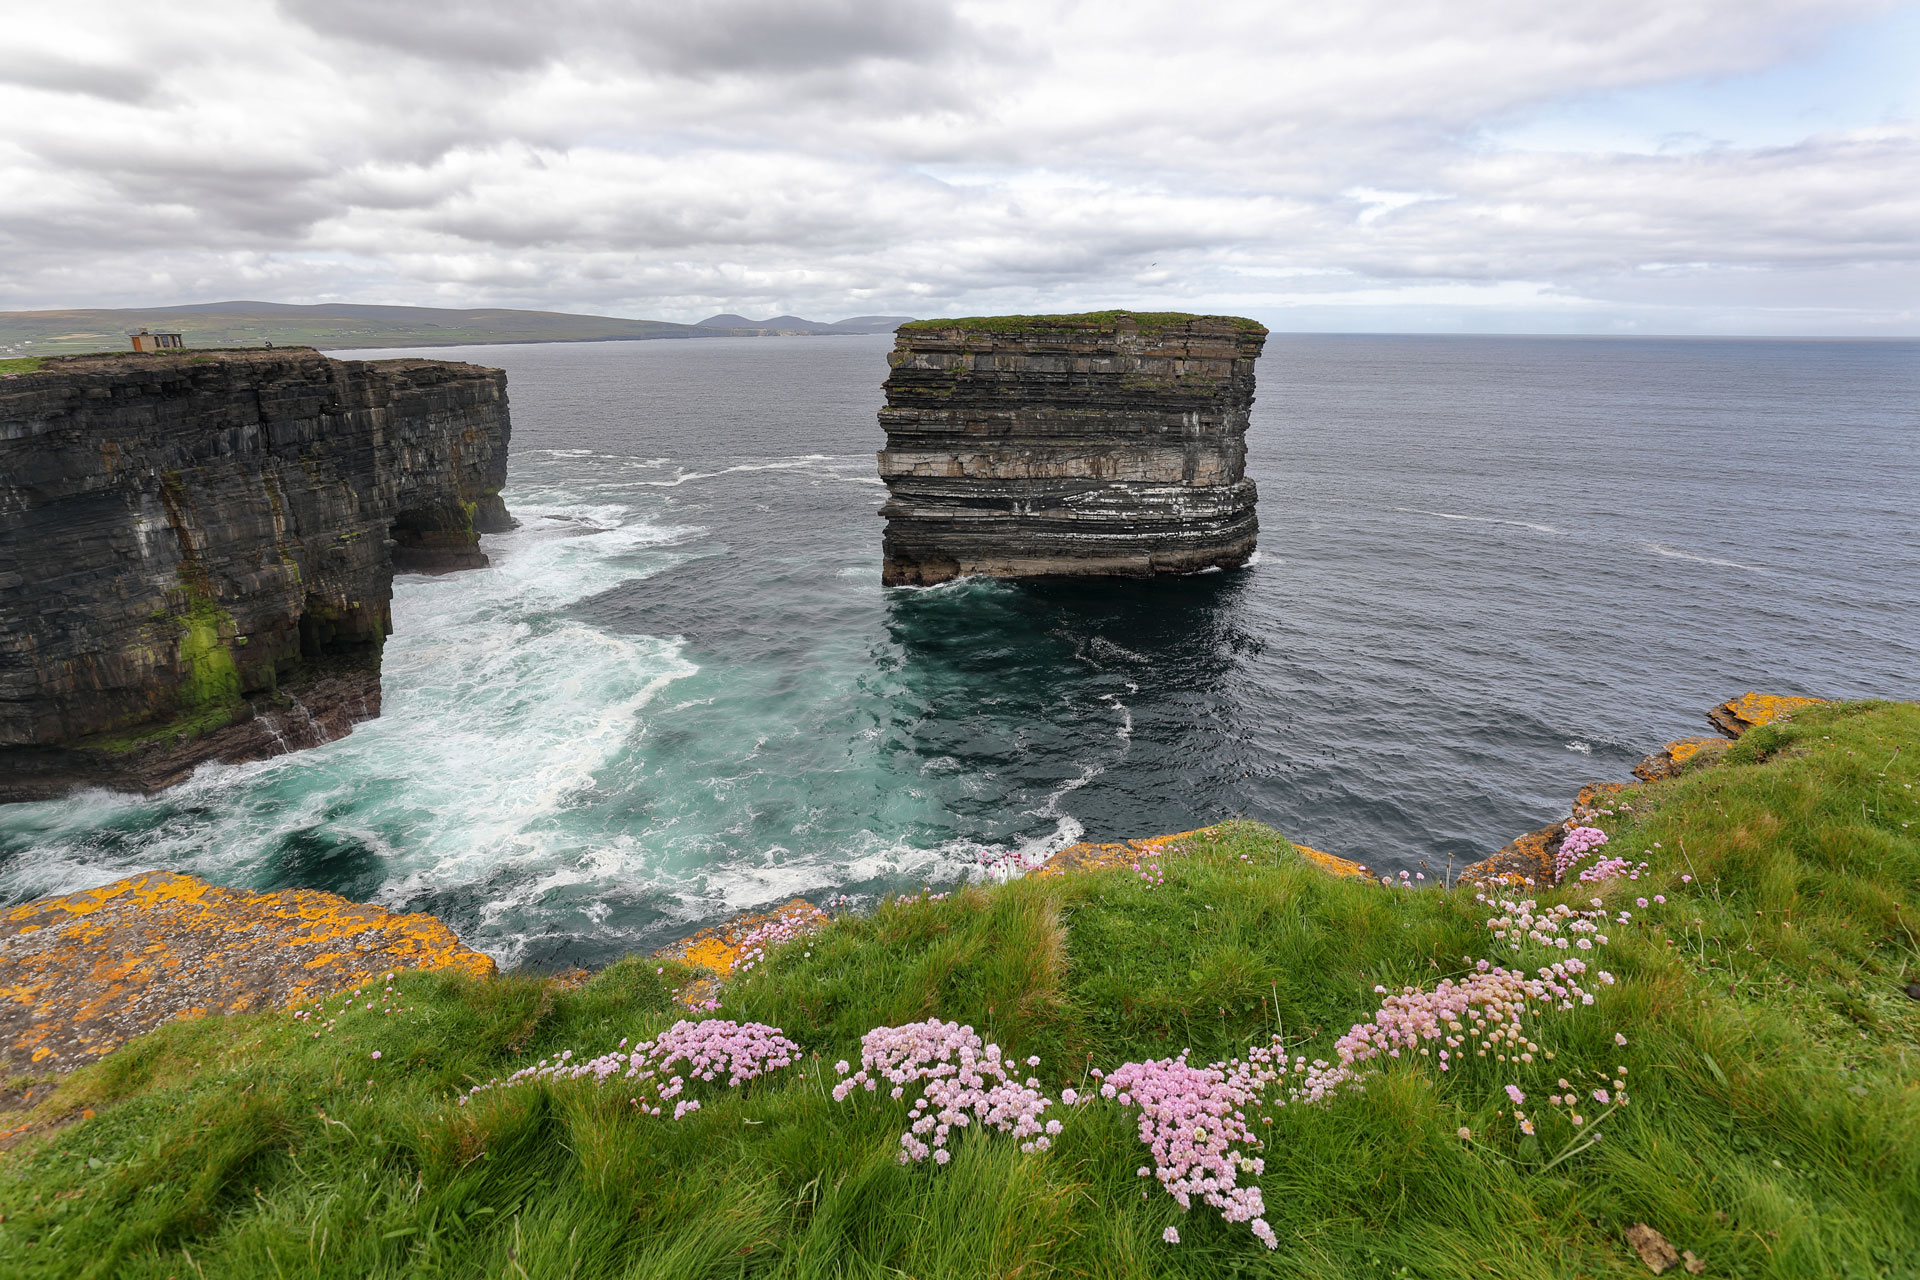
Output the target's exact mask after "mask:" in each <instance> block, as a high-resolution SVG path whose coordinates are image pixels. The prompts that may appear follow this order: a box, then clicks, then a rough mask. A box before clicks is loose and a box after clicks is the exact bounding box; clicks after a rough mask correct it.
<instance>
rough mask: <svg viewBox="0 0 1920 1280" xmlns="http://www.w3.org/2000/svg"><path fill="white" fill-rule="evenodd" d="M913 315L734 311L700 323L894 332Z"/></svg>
mask: <svg viewBox="0 0 1920 1280" xmlns="http://www.w3.org/2000/svg"><path fill="white" fill-rule="evenodd" d="M912 319H913V317H912V316H854V317H852V318H851V319H847V320H835V321H833V322H832V323H831V324H829V323H827V322H826V321H824V320H803V319H801V318H800V317H799V316H775V317H774V318H773V319H771V320H749V319H747V318H746V317H745V316H736V315H732V314H727V315H717V316H708V317H707V318H706V319H705V320H702V321H701V322H700V324H699V325H698V326H697V327H699V328H702V329H726V330H730V331H732V332H734V333H741V332H749V333H756V334H778V335H782V336H785V335H789V334H835V333H892V332H893V331H894V330H895V329H898V328H899V327H900V326H901V325H903V324H905V323H907V322H908V321H909V320H912Z"/></svg>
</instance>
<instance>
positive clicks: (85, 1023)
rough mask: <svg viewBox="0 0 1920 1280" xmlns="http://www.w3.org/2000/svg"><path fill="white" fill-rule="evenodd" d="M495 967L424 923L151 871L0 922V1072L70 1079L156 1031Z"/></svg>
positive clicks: (21, 909)
mask: <svg viewBox="0 0 1920 1280" xmlns="http://www.w3.org/2000/svg"><path fill="white" fill-rule="evenodd" d="M405 969H451V970H455V971H458V972H461V973H466V974H470V975H472V976H473V977H476V978H487V977H492V976H493V973H494V964H493V961H492V960H491V959H489V958H488V957H486V956H484V955H482V954H481V953H479V952H478V951H474V950H471V949H470V948H468V947H466V946H464V945H462V943H461V942H460V939H458V938H456V937H455V936H454V935H453V932H452V930H450V929H448V928H447V927H446V926H445V925H444V924H441V923H440V922H439V921H438V920H436V919H434V918H433V917H432V916H429V915H396V914H395V913H393V912H391V911H388V910H386V909H384V908H382V907H374V906H368V905H366V904H364V903H358V902H349V901H347V900H346V899H345V898H342V897H340V896H339V895H337V894H332V893H321V892H318V891H317V890H313V889H287V890H282V891H281V892H279V893H253V892H250V891H248V890H245V889H222V888H218V887H217V886H214V885H211V884H208V883H207V882H206V881H205V880H202V879H200V878H198V877H197V876H181V875H174V874H172V873H170V872H166V871H153V872H148V873H147V874H145V875H139V876H133V877H131V878H129V879H126V880H117V881H115V882H114V883H112V884H110V885H105V886H103V887H101V888H98V889H89V890H87V891H86V892H84V893H71V894H66V895H63V896H61V897H57V898H42V899H40V900H38V901H36V902H29V903H26V904H24V905H23V906H18V907H14V908H12V909H10V910H8V911H5V912H0V1061H4V1062H5V1063H7V1065H8V1066H9V1068H10V1069H11V1070H12V1071H13V1072H21V1071H31V1072H35V1073H38V1072H42V1071H49V1070H52V1071H69V1070H72V1069H73V1068H74V1067H78V1066H84V1065H85V1064H87V1063H89V1062H92V1061H94V1060H96V1059H97V1058H99V1057H101V1056H102V1055H104V1054H107V1053H109V1052H111V1051H112V1050H113V1049H114V1047H115V1046H117V1045H119V1044H120V1043H121V1042H123V1041H125V1040H127V1039H128V1038H130V1037H132V1036H136V1035H139V1034H140V1033H141V1032H143V1031H150V1030H152V1029H153V1028H154V1027H157V1026H159V1025H160V1024H161V1023H163V1022H168V1021H170V1020H172V1019H174V1018H180V1017H202V1016H205V1015H208V1014H217V1013H241V1012H245V1011H247V1010H251V1009H268V1008H281V1007H285V1006H287V1005H292V1004H298V1003H301V1002H304V1001H311V1000H315V999H319V998H322V997H325V996H328V995H331V994H333V993H335V992H338V991H345V990H348V989H350V988H355V987H365V986H368V985H371V984H373V983H374V982H376V981H378V980H379V979H381V978H382V977H383V976H384V975H385V974H386V973H388V972H389V971H399V970H405Z"/></svg>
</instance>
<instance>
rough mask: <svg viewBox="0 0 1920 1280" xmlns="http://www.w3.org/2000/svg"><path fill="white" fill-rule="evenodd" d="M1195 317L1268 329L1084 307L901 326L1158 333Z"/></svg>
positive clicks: (1236, 319) (1239, 320)
mask: <svg viewBox="0 0 1920 1280" xmlns="http://www.w3.org/2000/svg"><path fill="white" fill-rule="evenodd" d="M1196 320H1203V321H1207V322H1209V323H1212V324H1223V325H1228V326H1230V327H1232V328H1234V329H1238V330H1240V331H1242V332H1244V333H1262V334H1263V333H1265V332H1266V331H1267V327H1266V326H1265V325H1263V324H1261V323H1260V322H1259V321H1257V320H1249V319H1247V318H1245V317H1244V316H1202V315H1193V314H1190V313H1188V312H1185V311H1083V312H1080V313H1078V314H1076V315H1058V316H962V317H958V318H955V319H947V320H913V321H910V322H908V323H906V324H903V325H901V326H900V328H899V330H897V332H901V333H938V332H945V331H950V330H959V331H961V332H963V333H1015V334H1017V333H1047V332H1055V331H1059V330H1064V329H1089V330H1093V331H1096V332H1100V333H1118V332H1120V330H1121V329H1123V328H1127V327H1131V328H1133V329H1134V330H1135V331H1137V332H1139V333H1158V332H1161V331H1163V330H1167V329H1178V328H1183V327H1185V326H1186V325H1188V324H1190V323H1192V322H1193V321H1196Z"/></svg>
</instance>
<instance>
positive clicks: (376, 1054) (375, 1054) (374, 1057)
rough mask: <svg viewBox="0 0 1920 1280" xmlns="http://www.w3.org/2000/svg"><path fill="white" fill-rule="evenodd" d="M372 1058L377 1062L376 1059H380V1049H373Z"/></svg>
mask: <svg viewBox="0 0 1920 1280" xmlns="http://www.w3.org/2000/svg"><path fill="white" fill-rule="evenodd" d="M373 1060H374V1061H375V1062H378V1061H380V1051H379V1050H378V1049H375V1050H374V1051H373Z"/></svg>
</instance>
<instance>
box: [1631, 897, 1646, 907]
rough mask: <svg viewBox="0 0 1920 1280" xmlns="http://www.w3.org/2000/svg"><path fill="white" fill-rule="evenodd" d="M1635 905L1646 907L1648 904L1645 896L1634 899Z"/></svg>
mask: <svg viewBox="0 0 1920 1280" xmlns="http://www.w3.org/2000/svg"><path fill="white" fill-rule="evenodd" d="M1633 905H1634V906H1636V907H1645V906H1646V905H1647V900H1646V899H1645V898H1635V899H1634V900H1633Z"/></svg>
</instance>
